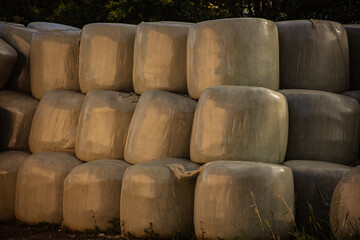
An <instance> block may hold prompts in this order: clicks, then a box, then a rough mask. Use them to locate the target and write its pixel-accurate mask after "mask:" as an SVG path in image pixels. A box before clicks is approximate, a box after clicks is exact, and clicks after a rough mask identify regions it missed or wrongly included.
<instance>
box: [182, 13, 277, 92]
mask: <svg viewBox="0 0 360 240" xmlns="http://www.w3.org/2000/svg"><path fill="white" fill-rule="evenodd" d="M218 85H241V86H258V87H266V88H270V89H273V90H276V89H278V88H279V41H278V32H277V28H276V25H275V23H273V22H272V21H270V20H266V19H260V18H231V19H220V20H211V21H204V22H200V23H197V24H193V25H191V27H190V30H189V37H188V50H187V86H188V91H189V94H190V96H191V97H192V98H195V99H198V98H199V97H200V95H201V93H202V92H203V91H204V90H205V89H206V88H208V87H213V86H218Z"/></svg>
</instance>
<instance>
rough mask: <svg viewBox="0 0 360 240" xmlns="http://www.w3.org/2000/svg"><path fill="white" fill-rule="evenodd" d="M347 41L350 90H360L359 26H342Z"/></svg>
mask: <svg viewBox="0 0 360 240" xmlns="http://www.w3.org/2000/svg"><path fill="white" fill-rule="evenodd" d="M344 28H345V30H346V33H347V37H348V41H349V55H350V90H355V89H360V68H359V64H360V56H359V55H360V25H359V24H354V25H344Z"/></svg>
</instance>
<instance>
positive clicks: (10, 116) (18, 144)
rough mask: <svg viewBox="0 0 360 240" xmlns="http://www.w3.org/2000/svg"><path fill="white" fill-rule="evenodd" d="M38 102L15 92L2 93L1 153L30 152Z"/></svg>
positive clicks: (0, 112) (0, 113)
mask: <svg viewBox="0 0 360 240" xmlns="http://www.w3.org/2000/svg"><path fill="white" fill-rule="evenodd" d="M38 102H39V101H38V100H36V99H34V98H32V97H31V96H29V95H27V94H24V93H21V92H15V91H8V90H2V91H0V124H1V126H2V127H1V128H0V136H1V137H0V151H4V150H28V149H29V145H28V141H29V135H30V129H31V124H32V121H33V117H34V114H35V111H36V107H37V105H38Z"/></svg>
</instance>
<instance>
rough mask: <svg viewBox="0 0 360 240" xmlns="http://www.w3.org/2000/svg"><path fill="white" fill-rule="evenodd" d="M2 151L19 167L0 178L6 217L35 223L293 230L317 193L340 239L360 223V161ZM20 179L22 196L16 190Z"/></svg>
mask: <svg viewBox="0 0 360 240" xmlns="http://www.w3.org/2000/svg"><path fill="white" fill-rule="evenodd" d="M0 157H1V158H2V159H5V158H6V159H9V161H8V163H5V162H2V164H5V165H6V164H7V165H8V166H10V164H9V163H10V162H11V163H12V164H11V165H12V166H13V167H12V168H11V167H9V168H7V174H3V173H2V174H0V182H1V183H6V185H7V186H5V184H0V186H2V188H4V189H0V190H2V191H1V192H2V193H3V196H4V197H2V198H1V199H0V203H1V204H0V206H1V209H0V213H1V216H5V215H6V211H7V214H8V216H7V217H11V214H13V212H14V211H15V215H16V217H17V219H18V220H20V221H21V222H24V223H27V224H37V223H40V222H43V221H45V222H50V223H56V224H61V223H62V224H63V225H64V226H65V227H66V228H68V229H71V230H75V231H84V230H86V229H93V228H95V227H98V228H99V229H100V230H106V229H108V228H109V227H111V223H109V220H112V219H114V218H119V217H120V222H121V227H122V232H123V233H126V234H131V236H134V237H139V238H142V237H147V236H148V235H147V234H148V233H147V232H146V231H144V229H149V227H150V228H151V231H153V232H154V233H158V234H159V235H158V236H159V237H162V238H171V237H172V236H173V235H174V233H182V234H191V233H193V232H195V234H196V236H197V237H198V238H209V239H216V238H218V237H220V238H225V239H233V238H237V237H238V238H240V239H241V238H254V239H259V238H263V237H266V236H267V234H274V235H275V236H280V237H287V236H289V234H290V232H291V231H292V229H293V228H294V226H295V221H294V216H295V215H297V218H300V219H299V221H297V222H298V223H299V222H306V218H307V217H308V216H306V215H305V214H304V213H305V212H306V211H307V209H305V207H304V206H303V205H304V201H307V202H309V204H313V205H314V210H315V212H314V213H313V214H314V216H315V218H317V217H320V218H321V219H324V218H326V219H324V220H327V221H329V219H328V217H324V216H326V215H327V214H328V212H329V207H330V202H331V211H330V215H331V216H332V218H330V221H332V222H331V224H332V229H333V231H334V229H339V230H338V231H337V232H336V234H338V236H340V237H339V238H341V236H343V235H341V234H347V235H349V233H353V232H352V231H354V230H355V229H359V227H360V222H359V219H358V218H359V216H360V213H359V208H358V207H357V206H358V205H357V202H358V199H360V198H359V197H360V192H359V190H358V184H359V183H360V167H357V168H354V169H353V170H352V171H350V170H351V169H352V168H351V167H348V166H344V165H340V164H335V163H326V162H319V161H300V160H298V161H296V160H294V161H288V162H286V163H285V164H286V165H287V166H284V165H279V164H269V163H259V162H247V161H214V162H211V163H207V164H205V165H203V166H201V167H200V165H198V164H196V163H193V162H191V161H189V160H187V159H179V158H170V159H161V160H153V161H150V162H146V163H140V164H137V165H129V164H127V163H125V162H124V161H121V160H110V159H107V160H97V161H93V162H88V163H85V164H80V163H81V162H80V161H79V160H77V159H76V158H75V156H74V155H72V154H70V153H54V152H42V153H36V154H33V155H30V154H28V153H26V152H21V151H9V152H2V153H0ZM15 163H17V164H15ZM21 163H23V164H22V165H21V167H20V168H18V169H16V166H17V167H19V166H20V164H21ZM15 165H16V166H15ZM2 169H6V168H5V167H4V166H2ZM17 171H18V172H17ZM4 172H5V171H4ZM293 172H294V175H293ZM198 174H199V175H198ZM16 175H18V176H17V183H16ZM197 175H198V176H197ZM344 175H346V176H345V177H343V178H342V180H340V183H339V184H338V185H337V187H336V189H335V191H334V193H332V191H333V189H334V188H335V185H336V183H337V182H338V181H339V179H340V178H341V177H342V176H344ZM294 180H295V181H294ZM294 182H295V185H294ZM15 184H16V186H17V187H16V194H15V191H13V192H11V191H9V189H15ZM294 186H295V191H294ZM12 187H13V188H12ZM6 190H7V191H6ZM294 192H297V194H298V196H297V197H298V199H297V200H298V201H297V204H298V206H297V209H296V210H295V197H294ZM14 202H15V207H14V204H13V203H14ZM295 213H296V214H295ZM2 220H3V219H2ZM297 220H298V219H297ZM349 222H350V223H351V224H353V225H352V226H353V228H350V227H349ZM269 236H270V235H269Z"/></svg>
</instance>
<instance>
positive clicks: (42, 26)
mask: <svg viewBox="0 0 360 240" xmlns="http://www.w3.org/2000/svg"><path fill="white" fill-rule="evenodd" d="M27 27H28V28H34V29H37V30H41V31H56V30H58V31H59V30H81V29H79V28H76V27H72V26H68V25H64V24H59V23H52V22H31V23H29V24H28V25H27Z"/></svg>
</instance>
